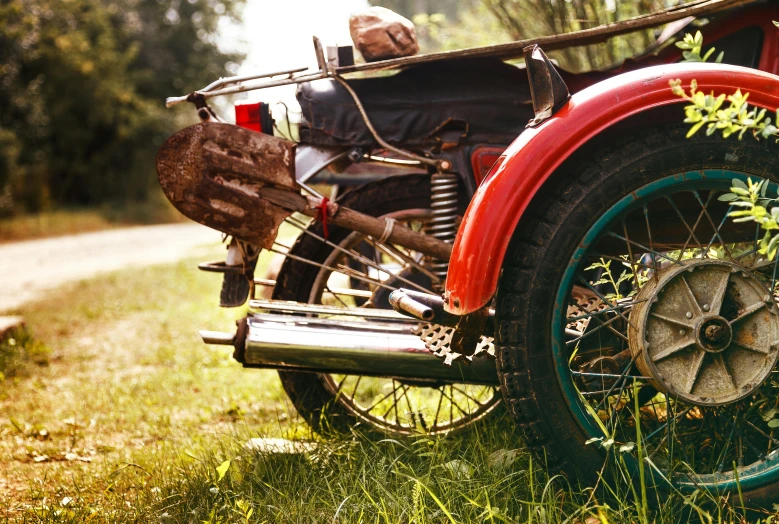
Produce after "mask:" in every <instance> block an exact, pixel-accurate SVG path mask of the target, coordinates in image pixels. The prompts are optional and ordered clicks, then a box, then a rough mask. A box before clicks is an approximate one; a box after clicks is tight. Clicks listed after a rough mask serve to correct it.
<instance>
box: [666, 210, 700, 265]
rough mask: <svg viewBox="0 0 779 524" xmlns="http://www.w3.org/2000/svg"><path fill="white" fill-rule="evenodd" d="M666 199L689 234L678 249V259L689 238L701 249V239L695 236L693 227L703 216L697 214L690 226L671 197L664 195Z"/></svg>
mask: <svg viewBox="0 0 779 524" xmlns="http://www.w3.org/2000/svg"><path fill="white" fill-rule="evenodd" d="M665 199H666V200H668V203H669V204H671V207H672V208H673V209H674V211H675V212H676V215H677V216H678V217H679V220H681V221H682V224H684V227H685V228H686V229H687V232H688V233H689V234H690V235H689V236H688V237H687V240H686V241H685V242H684V247H682V249H681V250H679V258H678V260H681V258H682V255H683V254H684V252H685V251H686V250H687V246H688V245H689V244H690V240H695V243H696V244H698V249H703V245H702V244H701V241H700V240H698V237H696V236H695V232H694V231H695V228H696V227H698V222H700V219H701V218H703V213H701V214H699V215H698V220H696V221H695V225H694V226H693V227H692V229H691V228H690V226H689V224H687V221H686V220H685V219H684V215H682V212H681V211H679V208H678V207H676V203H675V202H674V201H673V199H672V198H671V197H670V196H666V197H665Z"/></svg>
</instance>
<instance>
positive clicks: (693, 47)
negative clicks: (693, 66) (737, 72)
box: [676, 31, 725, 64]
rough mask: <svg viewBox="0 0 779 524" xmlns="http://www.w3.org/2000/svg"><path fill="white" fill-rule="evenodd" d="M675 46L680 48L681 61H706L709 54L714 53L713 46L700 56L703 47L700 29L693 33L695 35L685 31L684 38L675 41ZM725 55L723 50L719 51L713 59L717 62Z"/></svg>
mask: <svg viewBox="0 0 779 524" xmlns="http://www.w3.org/2000/svg"><path fill="white" fill-rule="evenodd" d="M676 47H678V48H679V49H681V50H682V51H683V52H682V56H683V57H684V60H682V62H706V61H708V60H709V58H710V57H711V55H713V54H714V48H713V47H712V48H711V49H709V50H708V51H706V54H705V55H703V56H701V48H702V47H703V35H702V34H701V32H700V31H697V32H696V33H695V36H693V35H691V34H690V33H687V34H686V35H684V40H682V41H681V42H676ZM724 57H725V52H724V51H720V53H719V54H718V55H717V58H716V59H715V60H714V62H715V63H717V64H719V63H720V62H722V59H723V58H724Z"/></svg>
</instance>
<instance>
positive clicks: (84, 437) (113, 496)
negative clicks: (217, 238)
mask: <svg viewBox="0 0 779 524" xmlns="http://www.w3.org/2000/svg"><path fill="white" fill-rule="evenodd" d="M220 253H221V250H220V251H219V252H217V251H216V248H208V249H204V250H203V252H202V253H200V254H199V256H198V257H197V258H196V259H195V260H188V261H184V262H182V263H180V264H174V265H170V266H160V267H152V268H146V269H140V270H132V271H125V272H120V273H116V274H112V275H109V276H105V277H100V278H97V279H94V280H90V281H87V282H84V283H79V284H75V285H72V286H69V287H65V288H62V289H60V290H58V291H56V292H52V293H50V294H49V295H48V296H47V297H46V300H45V301H44V302H40V303H38V304H31V305H29V306H27V307H25V308H24V309H23V310H21V311H19V312H18V313H21V314H23V315H24V316H25V318H26V323H27V325H28V326H29V329H30V331H31V332H32V333H33V334H34V335H35V337H36V339H35V340H40V341H45V343H46V346H47V347H48V353H47V354H48V366H46V367H36V366H34V365H32V364H31V362H33V356H31V355H30V353H29V351H28V352H27V353H24V352H21V353H15V355H16V356H15V357H14V360H13V361H14V362H16V363H17V364H13V365H14V366H15V367H14V369H16V370H19V372H14V377H15V378H13V379H12V380H8V379H7V380H6V381H5V382H3V383H2V384H0V471H2V474H0V516H5V517H6V519H7V520H8V521H22V522H85V521H90V522H124V521H133V522H181V523H189V522H211V523H218V522H231V523H232V522H390V523H395V522H415V523H424V522H434V523H438V522H526V523H549V522H569V523H571V524H574V523H576V524H596V523H597V522H604V523H605V522H657V523H672V522H673V523H676V522H707V521H708V519H707V518H706V517H705V516H704V517H699V516H698V514H696V513H694V512H691V511H690V510H689V509H685V505H684V502H685V501H684V499H682V498H681V497H667V498H665V499H663V500H661V501H658V508H657V509H648V508H647V505H646V504H644V503H642V502H641V498H640V496H633V495H632V494H631V490H630V488H629V487H628V486H629V484H628V483H624V485H623V486H619V485H617V486H614V485H611V486H605V485H604V484H601V486H600V489H599V490H598V491H597V492H593V491H591V490H589V489H584V488H582V487H581V486H578V485H576V484H573V483H571V482H569V481H568V480H566V479H564V478H562V477H550V476H549V474H548V473H547V472H546V470H545V468H544V467H543V464H539V463H537V462H536V461H534V460H533V459H531V457H530V455H529V454H528V453H527V452H525V451H524V449H523V446H522V444H521V441H520V439H519V438H518V437H517V435H516V434H515V433H514V430H513V425H512V424H511V422H510V421H508V420H498V421H494V422H493V423H491V424H489V425H486V424H484V425H482V426H480V427H478V428H476V429H475V430H474V431H471V432H470V433H468V434H466V435H463V436H461V437H457V438H428V437H425V436H423V435H420V436H417V437H408V438H399V439H389V438H385V439H376V438H374V439H370V438H367V437H365V436H363V435H362V434H360V433H359V432H355V433H354V434H353V435H348V436H343V437H340V438H333V439H329V440H323V439H320V438H318V437H316V436H314V435H312V434H311V433H310V431H309V429H308V428H307V426H305V424H303V422H302V421H301V419H300V418H299V417H298V416H297V415H296V414H295V413H294V410H293V409H292V407H291V405H290V404H289V402H288V401H287V399H286V397H285V395H284V393H283V391H282V389H281V385H280V383H279V381H278V378H277V376H276V374H275V372H273V371H270V370H244V369H242V368H241V367H240V365H239V364H237V363H236V362H234V361H233V360H232V359H231V358H230V349H228V348H223V347H207V346H204V345H203V344H202V343H201V342H200V341H199V339H198V336H197V334H196V331H197V329H199V328H208V329H216V330H230V329H232V326H233V322H234V320H235V319H236V318H238V317H239V316H241V315H242V313H243V312H242V311H236V310H221V309H219V308H218V307H217V306H216V304H217V297H218V291H219V279H218V278H216V277H214V276H213V275H209V274H205V273H201V272H198V271H197V270H196V269H195V262H196V261H197V260H205V259H211V258H215V256H216V255H218V254H220ZM20 340H21V339H20ZM20 346H22V347H24V348H37V349H36V350H35V351H32V353H33V354H38V353H37V351H38V349H40V348H41V345H40V343H37V342H35V341H34V340H30V339H25V340H24V343H23V344H20ZM25 351H27V350H25ZM6 369H10V367H7V368H6ZM255 437H275V438H286V439H292V440H293V441H295V442H299V443H301V444H300V445H299V447H294V446H292V449H286V450H282V452H280V451H279V450H278V449H273V448H272V447H269V446H268V445H265V446H259V447H254V448H252V447H247V445H246V444H247V442H248V441H249V440H250V439H251V438H255ZM283 445H284V446H287V447H290V444H289V443H286V442H285V443H283ZM609 490H614V491H613V492H612V493H609ZM650 500H651V495H650ZM737 506H738V504H735V503H734V502H733V501H721V500H717V501H709V502H708V505H707V506H706V508H705V509H706V511H707V512H708V515H710V516H711V521H712V522H739V521H740V520H739V519H740V514H741V511H740V510H739V509H738V507H737ZM734 507H735V508H734ZM687 508H689V506H687Z"/></svg>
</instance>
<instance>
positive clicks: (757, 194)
mask: <svg viewBox="0 0 779 524" xmlns="http://www.w3.org/2000/svg"><path fill="white" fill-rule="evenodd" d="M774 25H776V26H777V27H779V23H777V22H774ZM676 45H677V46H678V47H680V48H681V49H685V50H686V51H685V52H684V58H685V61H687V62H705V61H706V60H707V59H708V58H709V57H710V56H711V54H712V53H713V52H714V49H713V48H712V49H710V50H709V51H708V52H707V53H706V54H705V55H704V56H703V57H701V56H700V52H701V46H702V45H703V35H701V32H700V31H698V32H697V33H696V34H695V36H694V37H693V36H692V35H690V34H689V33H688V34H686V35H684V41H683V42H679V43H677V44H676ZM721 60H722V53H720V55H719V56H718V57H717V60H716V61H717V62H720V61H721ZM669 83H670V85H671V89H672V90H673V92H674V94H675V95H677V96H680V97H682V98H684V99H685V100H687V101H688V102H690V104H689V105H687V106H685V108H684V113H685V119H684V122H685V123H686V124H692V127H690V130H689V131H688V132H687V138H689V137H691V136H692V135H694V134H695V133H697V132H698V130H699V129H701V128H702V127H703V126H706V134H707V135H713V134H714V133H716V132H717V131H718V130H720V131H722V136H723V137H724V138H728V137H729V136H731V135H736V136H738V139H739V140H741V139H742V138H743V136H744V134H745V133H746V132H747V131H751V133H752V135H753V136H754V137H755V138H764V139H767V138H769V137H773V136H776V135H779V128H777V127H776V126H775V125H774V124H773V123H772V121H771V117H770V116H766V110H765V109H762V108H757V107H750V106H749V104H748V103H747V99H748V98H749V93H741V90H740V89H736V92H735V93H733V94H732V95H729V96H726V95H724V94H720V95H718V96H715V95H714V93H713V92H712V93H710V94H708V95H706V94H704V93H703V92H702V91H698V83H697V82H696V81H695V80H693V81H692V82H690V93H689V94H687V92H686V91H685V90H684V88H683V87H682V81H681V80H678V79H677V80H671V81H670V82H669ZM725 101H728V102H730V105H728V106H724V103H725ZM775 113H776V121H777V122H779V108H778V109H777V110H776V112H775ZM767 190H768V181H767V180H760V181H758V182H756V183H753V182H752V180H751V179H749V180H747V183H746V184H745V183H744V182H743V181H741V180H738V179H735V178H734V179H733V186H732V187H731V188H730V193H726V194H724V195H722V196H720V197H719V200H722V201H726V202H730V203H731V206H735V207H738V208H740V209H738V210H736V211H732V212H731V213H730V214H729V216H730V217H733V218H734V222H756V223H758V224H759V225H760V227H761V229H764V230H765V234H764V235H763V239H762V240H761V242H760V249H759V252H760V254H762V255H766V256H767V257H768V259H769V260H773V258H774V257H775V256H776V251H777V246H778V245H779V233H778V234H773V233H772V231H774V230H777V229H779V207H772V208H771V210H770V211H769V210H768V208H767V207H766V206H768V205H769V204H770V203H772V202H776V200H777V199H776V198H771V199H769V198H767V196H766V192H767Z"/></svg>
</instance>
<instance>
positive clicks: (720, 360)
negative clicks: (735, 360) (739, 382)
mask: <svg viewBox="0 0 779 524" xmlns="http://www.w3.org/2000/svg"><path fill="white" fill-rule="evenodd" d="M714 362H716V363H717V365H718V366H719V367H720V369H722V371H724V372H725V376H727V377H728V380H729V381H730V386H731V387H732V388H733V389H734V390H735V389H736V381H735V380H734V379H733V374H732V373H731V372H730V369H729V368H728V363H727V362H725V358H724V357H723V356H722V353H715V354H714Z"/></svg>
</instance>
